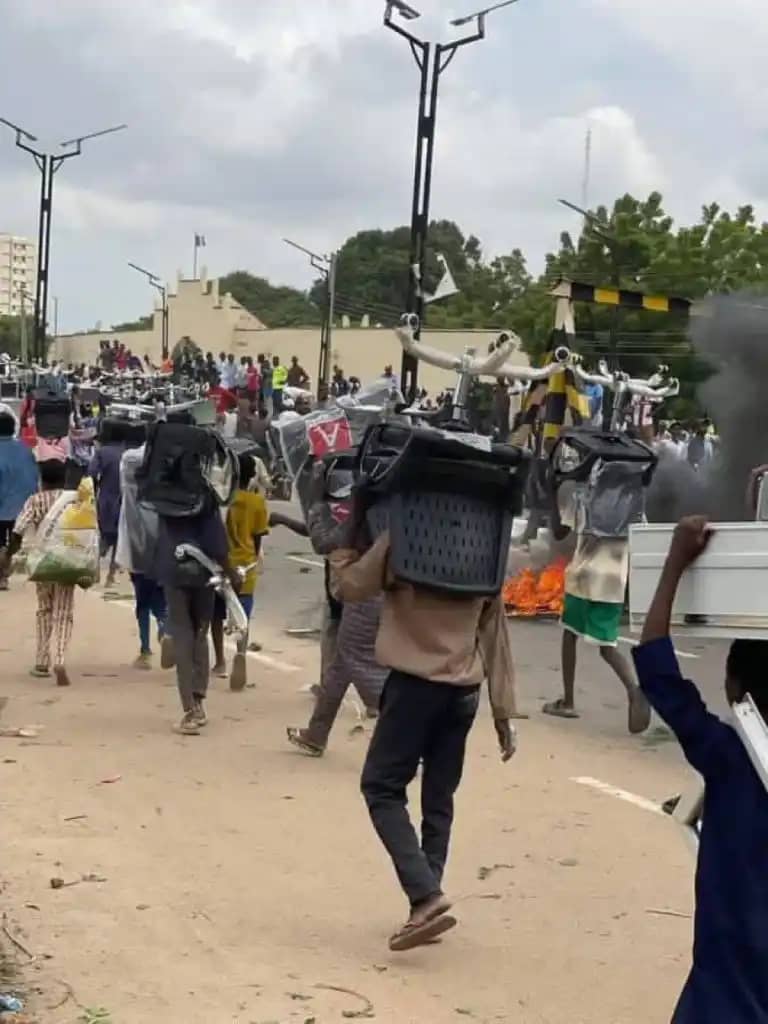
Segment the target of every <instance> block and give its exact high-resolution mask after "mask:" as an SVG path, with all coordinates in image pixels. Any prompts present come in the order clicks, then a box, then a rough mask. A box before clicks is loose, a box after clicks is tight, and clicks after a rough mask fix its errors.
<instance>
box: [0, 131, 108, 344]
mask: <svg viewBox="0 0 768 1024" xmlns="http://www.w3.org/2000/svg"><path fill="white" fill-rule="evenodd" d="M0 124H4V125H5V126H6V128H10V129H11V130H12V131H14V132H15V133H16V145H17V146H18V147H19V149H23V150H24V151H25V152H27V153H31V154H32V157H33V159H34V161H35V163H36V164H37V168H38V170H39V171H40V214H39V220H38V233H37V287H36V291H35V336H34V346H33V348H34V352H33V355H34V356H35V357H36V358H38V359H40V360H44V359H45V356H46V349H47V345H46V329H47V326H48V278H49V267H50V254H51V215H52V212H53V179H54V176H55V174H56V172H57V171H58V169H59V168H60V167H61V165H62V164H63V163H64V161H65V160H69V159H71V158H72V157H73V156H80V154H81V152H82V145H83V143H84V142H85V141H86V140H87V139H96V138H100V137H101V136H102V135H111V134H112V133H113V132H119V131H122V130H123V129H124V128H127V125H124V124H120V125H116V126H115V127H113V128H104V129H103V130H102V131H98V132H89V133H88V134H87V135H80V136H79V137H78V138H75V139H67V140H66V141H65V142H62V143H60V144H59V145H60V148H61V149H64V150H65V152H63V153H46V152H43V151H42V150H40V149H36V148H35V147H34V146H33V145H31V143H34V142H37V141H38V139H37V136H36V135H32V134H31V133H30V132H28V131H26V129H24V128H20V127H19V126H18V125H17V124H14V123H13V122H12V121H8V120H6V119H5V118H4V117H0Z"/></svg>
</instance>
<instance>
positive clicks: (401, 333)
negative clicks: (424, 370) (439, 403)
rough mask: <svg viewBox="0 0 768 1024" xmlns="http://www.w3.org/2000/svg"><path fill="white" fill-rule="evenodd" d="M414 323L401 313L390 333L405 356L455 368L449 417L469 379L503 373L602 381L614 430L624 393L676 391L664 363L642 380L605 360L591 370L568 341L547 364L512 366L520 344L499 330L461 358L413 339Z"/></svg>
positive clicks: (458, 413) (458, 408) (654, 396)
mask: <svg viewBox="0 0 768 1024" xmlns="http://www.w3.org/2000/svg"><path fill="white" fill-rule="evenodd" d="M418 327H419V319H418V317H417V316H416V315H415V314H414V313H406V314H404V315H403V317H402V318H401V321H400V324H399V326H398V327H396V328H395V334H396V335H397V337H398V339H399V341H400V344H401V345H402V347H403V350H404V351H405V352H406V353H407V354H408V355H410V356H413V357H414V358H415V359H421V360H423V361H424V362H425V363H429V365H430V366H437V367H439V368H440V369H443V370H454V371H455V372H456V373H457V374H458V375H459V380H458V384H457V387H456V394H455V396H454V413H453V418H454V419H461V418H462V415H463V412H464V408H465V406H466V401H467V395H468V392H469V385H470V383H471V379H472V377H508V378H512V379H513V380H514V381H516V382H518V381H519V382H527V383H530V382H536V381H542V380H548V379H549V378H550V377H551V376H552V375H553V374H555V373H559V372H560V371H561V370H563V369H568V368H569V369H571V370H573V372H574V374H575V376H576V377H577V378H578V379H579V380H580V381H581V382H582V383H585V384H602V385H603V387H606V388H608V389H609V390H610V391H612V392H613V393H614V395H615V396H616V400H615V401H614V404H613V415H612V417H611V430H616V429H618V426H619V417H620V415H621V412H622V406H623V402H622V401H620V399H621V398H622V397H623V396H625V395H637V396H639V397H642V398H649V399H651V400H652V401H658V402H661V401H663V400H664V399H665V398H673V397H674V396H675V395H678V394H679V393H680V382H679V381H678V380H677V379H676V378H674V377H673V378H670V377H668V376H667V375H668V372H669V368H668V367H666V366H660V367H659V368H658V370H657V371H656V373H655V374H653V375H652V376H651V377H649V378H648V379H647V380H642V379H640V378H636V377H630V376H629V375H628V374H626V373H622V372H621V371H618V370H617V371H611V370H609V369H608V364H607V363H606V362H605V361H604V360H601V361H600V362H599V363H598V368H597V372H596V373H594V372H593V373H589V372H587V371H586V370H585V369H584V367H583V365H582V359H581V356H579V355H578V354H577V353H575V352H572V351H571V350H570V349H569V348H568V346H567V345H560V346H558V348H556V349H555V360H554V362H551V363H549V364H548V365H547V366H542V367H539V368H534V367H531V366H517V365H515V364H513V363H511V362H508V361H507V360H508V358H509V356H511V355H512V353H513V352H514V351H515V350H517V349H519V348H520V346H521V341H520V338H519V337H518V335H517V334H515V333H514V332H513V331H502V332H501V334H499V336H498V337H497V339H496V341H495V342H493V343H492V344H491V346H490V352H489V353H488V355H486V356H477V354H476V349H473V348H468V349H467V350H466V352H465V353H464V354H463V355H461V356H455V355H451V354H450V353H448V352H441V351H440V350H439V349H436V348H433V347H432V346H431V345H425V344H423V343H422V342H421V341H417V340H416V339H415V337H414V335H415V332H416V331H417V330H418Z"/></svg>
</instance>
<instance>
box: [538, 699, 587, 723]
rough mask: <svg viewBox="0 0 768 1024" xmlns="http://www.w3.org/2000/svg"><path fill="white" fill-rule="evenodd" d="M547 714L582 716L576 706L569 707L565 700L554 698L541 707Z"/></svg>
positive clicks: (566, 716) (556, 716)
mask: <svg viewBox="0 0 768 1024" xmlns="http://www.w3.org/2000/svg"><path fill="white" fill-rule="evenodd" d="M541 710H542V712H543V713H544V714H545V715H552V716H553V717H554V718H580V717H581V716H580V715H579V713H578V711H577V710H576V708H569V707H568V706H567V705H566V703H565V701H564V700H562V699H561V700H553V701H550V702H549V704H545V705H544V707H543V708H542V709H541Z"/></svg>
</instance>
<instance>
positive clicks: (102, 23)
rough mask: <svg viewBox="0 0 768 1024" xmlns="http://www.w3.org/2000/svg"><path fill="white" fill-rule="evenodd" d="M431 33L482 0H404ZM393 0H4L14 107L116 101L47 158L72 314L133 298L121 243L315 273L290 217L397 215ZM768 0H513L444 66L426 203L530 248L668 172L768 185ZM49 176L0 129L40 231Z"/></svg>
mask: <svg viewBox="0 0 768 1024" xmlns="http://www.w3.org/2000/svg"><path fill="white" fill-rule="evenodd" d="M412 2H413V5H414V6H417V7H419V8H420V9H421V10H422V11H423V12H424V17H423V18H422V20H421V22H411V23H410V27H411V28H413V29H418V31H419V32H421V33H422V34H423V35H424V37H425V38H441V39H445V40H447V39H448V38H450V36H449V33H450V31H451V30H450V29H449V28H448V26H447V22H448V20H449V18H450V17H451V16H455V15H457V14H461V13H463V12H467V11H471V10H472V9H474V7H475V4H476V3H481V2H482V0H412ZM383 7H384V3H383V0H186V2H185V0H164V2H163V3H162V4H158V3H156V2H153V0H130V2H128V0H24V2H18V0H0V24H2V31H1V32H0V67H1V68H2V72H3V75H2V77H3V85H4V89H3V92H2V101H1V104H0V116H4V117H7V118H8V119H10V120H12V121H15V122H18V123H20V124H22V125H24V126H25V127H28V128H29V129H30V130H31V131H33V132H34V133H35V134H37V135H39V136H40V137H41V138H44V139H51V140H55V141H59V140H61V139H65V138H70V137H72V136H73V135H77V134H80V133H83V132H86V131H90V130H94V129H98V128H101V127H107V126H109V125H111V124H116V123H120V122H123V121H125V122H127V123H128V124H129V126H130V127H129V130H128V131H126V132H124V133H122V134H119V135H115V136H112V137H107V138H105V139H99V140H95V141H94V142H92V143H90V144H88V148H87V150H86V151H84V154H83V156H82V157H80V158H79V159H76V160H72V161H69V162H67V163H66V164H65V165H64V166H63V168H62V170H61V172H60V173H59V175H58V176H57V179H56V191H55V197H54V221H53V224H54V228H53V251H52V260H53V266H52V291H53V293H54V294H56V295H58V296H59V298H60V326H61V327H63V328H64V329H68V330H75V329H80V328H85V327H89V326H93V325H94V324H95V323H96V322H97V321H102V322H103V323H104V324H105V325H108V324H110V323H113V322H117V321H119V320H121V319H127V318H132V317H134V316H137V315H139V314H141V313H143V312H146V311H147V310H148V307H149V305H150V301H151V300H150V295H149V292H148V290H147V288H146V287H145V285H144V284H143V283H142V281H141V280H140V279H139V278H138V277H137V276H135V275H134V274H133V273H132V272H131V271H129V270H128V268H127V266H126V261H127V260H133V261H135V262H137V263H141V264H143V265H144V266H146V267H149V268H150V269H152V270H154V271H155V272H157V273H158V274H160V275H161V276H163V277H167V278H168V279H169V280H173V279H175V275H176V271H177V269H183V270H184V271H185V272H186V273H187V274H188V273H189V272H190V271H191V264H192V240H193V234H194V232H196V231H197V232H200V233H203V234H205V235H206V236H207V239H208V247H207V249H205V250H203V251H202V261H203V262H205V263H207V264H208V266H209V268H210V271H211V272H212V273H226V272H227V271H229V270H232V269H236V268H243V269H248V270H251V271H252V272H253V273H256V274H260V275H263V276H266V277H269V278H270V279H271V280H272V281H274V282H276V283H277V282H285V283H290V284H294V285H297V286H299V287H307V286H308V285H309V284H310V283H311V279H312V274H311V272H310V270H309V268H308V267H307V265H306V263H305V261H304V259H303V257H302V256H301V255H300V254H299V253H296V252H294V251H292V250H291V249H289V248H287V247H286V246H285V245H283V243H282V242H281V238H282V237H283V236H284V235H287V236H289V237H293V238H296V239H297V240H299V241H301V242H303V243H304V244H306V245H308V246H309V247H311V248H315V249H317V250H319V251H327V250H329V249H331V248H332V247H335V246H338V245H340V244H341V243H342V242H343V241H344V239H345V238H346V237H347V236H348V235H349V234H351V233H352V232H354V231H357V230H360V229H362V228H367V227H391V226H394V225H396V224H400V223H406V222H407V220H408V217H409V204H410V190H411V181H412V161H413V138H414V130H415V111H416V90H417V77H416V75H417V72H416V68H415V65H414V63H413V59H412V57H411V55H410V53H409V51H408V48H407V45H406V43H405V41H404V40H402V39H400V38H398V37H397V36H395V35H394V34H393V33H391V32H387V31H386V30H385V29H384V28H383V27H382V24H381V16H382V12H383ZM766 52H768V9H767V8H766V4H765V0H730V2H729V3H723V2H722V0H520V3H519V4H517V5H514V6H512V7H511V8H509V9H508V10H504V11H500V12H499V13H498V14H495V15H492V16H491V17H490V18H489V20H488V38H487V39H486V40H485V41H484V42H482V43H479V44H475V45H473V46H471V47H467V48H465V49H464V50H462V51H460V52H459V54H458V55H457V57H456V59H455V61H454V62H453V64H452V65H451V67H450V69H449V70H448V71H447V72H446V74H445V76H444V77H443V79H442V80H441V96H440V109H439V118H438V131H437V146H436V161H435V178H434V188H433V202H432V214H433V216H435V217H447V218H452V219H455V220H456V221H458V223H459V224H460V225H461V226H462V228H463V229H464V230H465V231H466V232H470V231H471V232H474V233H475V234H477V235H478V236H479V237H480V239H481V241H482V243H483V246H484V249H485V251H486V253H488V254H495V253H499V252H505V251H509V250H510V249H512V248H514V247H516V246H519V247H521V248H522V249H523V250H524V251H525V253H526V254H527V256H528V258H529V261H530V263H531V265H532V266H533V267H534V269H538V267H539V266H540V265H541V260H542V257H543V254H544V253H545V252H546V251H547V249H549V248H552V247H553V246H555V245H556V243H557V236H558V232H559V230H560V229H561V228H562V227H574V228H575V227H577V226H578V218H577V217H576V215H571V214H568V213H567V211H564V210H562V209H560V208H558V207H557V206H556V203H555V200H556V199H557V197H558V196H561V195H562V196H567V197H571V198H573V199H575V200H576V201H578V200H579V198H580V193H581V179H582V173H583V160H584V136H585V132H586V129H587V126H588V125H591V126H592V135H593V152H592V178H591V185H590V193H589V199H590V203H591V204H592V205H595V204H597V203H598V202H610V201H611V200H612V199H613V198H614V197H615V196H616V195H618V194H620V193H623V192H625V191H630V192H633V193H635V194H642V193H647V192H648V191H650V190H651V189H659V190H660V191H662V192H663V193H664V196H665V199H666V205H667V208H668V210H669V212H670V213H672V214H673V215H674V216H675V217H676V218H679V219H681V220H685V219H687V218H694V217H695V216H696V215H697V213H698V210H699V207H700V206H701V204H702V203H704V202H709V201H713V200H717V201H719V202H721V203H722V204H724V205H726V206H735V205H737V204H740V203H744V202H752V203H754V204H755V205H756V206H757V208H758V211H759V212H760V213H761V214H762V213H764V212H765V210H766V208H768V202H766V200H768V183H767V182H768V175H766V166H767V165H768V136H767V131H768V129H767V127H766V109H768V102H766V101H768V61H766V59H765V54H766ZM38 185H39V177H38V175H37V172H36V170H35V167H34V165H33V163H32V158H31V157H29V156H27V155H26V154H24V153H22V152H20V151H19V150H17V149H15V147H14V145H13V135H12V133H10V132H9V131H7V130H6V131H4V132H3V133H2V134H0V231H13V232H15V233H19V234H29V235H34V234H35V232H36V222H37V202H38V194H37V193H38Z"/></svg>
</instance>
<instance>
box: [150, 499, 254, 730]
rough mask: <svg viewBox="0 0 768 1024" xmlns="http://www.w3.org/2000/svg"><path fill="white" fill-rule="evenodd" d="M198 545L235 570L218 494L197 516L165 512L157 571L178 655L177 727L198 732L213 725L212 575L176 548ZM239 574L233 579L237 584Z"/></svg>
mask: <svg viewBox="0 0 768 1024" xmlns="http://www.w3.org/2000/svg"><path fill="white" fill-rule="evenodd" d="M180 544H193V545H194V546H195V547H197V548H199V549H200V550H201V551H202V553H203V554H204V555H207V556H208V558H210V559H212V560H213V561H214V562H217V563H218V564H219V565H220V566H222V568H223V569H224V571H225V572H227V573H228V574H229V573H230V569H229V562H228V559H227V535H226V532H225V530H224V523H223V521H222V518H221V514H220V512H219V509H218V508H216V507H215V506H214V504H213V499H210V502H209V503H207V505H206V508H205V509H204V511H203V512H201V514H200V515H198V516H191V517H189V518H181V519H176V518H170V517H167V516H161V517H160V537H159V542H158V576H159V580H160V582H161V583H162V584H163V587H164V589H165V596H166V600H167V602H168V624H169V629H170V633H171V636H172V637H173V642H174V649H175V654H176V680H177V683H178V687H179V697H180V699H181V706H182V710H183V716H182V719H181V722H180V723H179V725H178V727H177V732H180V733H181V734H182V735H184V736H196V735H198V734H199V732H200V729H201V728H202V727H203V726H205V725H207V724H208V718H207V715H206V713H205V699H206V696H207V694H208V674H209V670H210V663H209V660H208V630H209V628H210V625H211V618H212V616H213V599H214V591H213V587H211V586H210V585H209V581H210V574H209V573H208V572H207V571H206V570H205V569H203V567H202V566H200V565H199V563H198V562H196V561H195V560H194V559H186V560H184V561H183V562H179V561H178V559H177V558H176V548H177V547H178V546H179V545H180ZM235 580H236V577H235V578H234V579H233V585H235Z"/></svg>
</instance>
